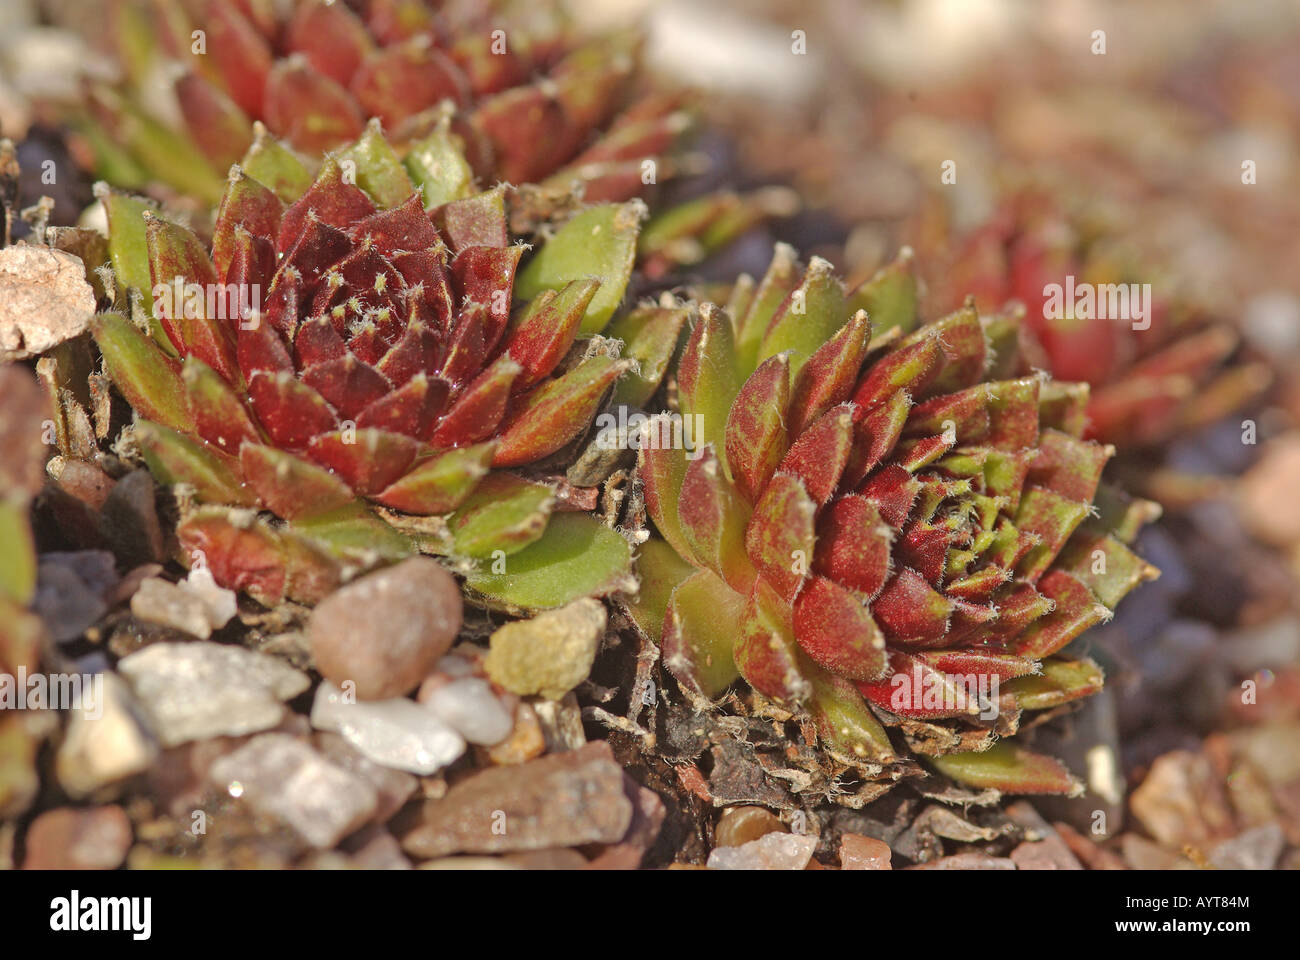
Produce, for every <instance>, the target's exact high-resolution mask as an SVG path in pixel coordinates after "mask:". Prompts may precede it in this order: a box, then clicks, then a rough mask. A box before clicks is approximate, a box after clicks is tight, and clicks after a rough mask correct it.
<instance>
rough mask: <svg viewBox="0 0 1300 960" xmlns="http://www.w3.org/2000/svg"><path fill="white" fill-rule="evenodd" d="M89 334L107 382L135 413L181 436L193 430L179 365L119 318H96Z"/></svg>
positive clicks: (115, 315) (112, 314) (111, 315)
mask: <svg viewBox="0 0 1300 960" xmlns="http://www.w3.org/2000/svg"><path fill="white" fill-rule="evenodd" d="M90 332H91V334H92V335H93V336H94V338H95V342H96V343H97V344H99V349H100V350H101V351H102V352H103V354H104V366H105V368H106V369H107V370H108V375H109V378H110V379H112V381H113V383H114V384H115V385H116V386H117V389H118V390H120V391H121V392H122V396H124V397H126V399H127V402H128V403H130V404H131V406H132V407H134V408H135V410H136V412H137V413H139V414H140V415H141V416H144V417H146V418H148V419H150V420H153V421H155V422H157V423H161V424H162V425H163V426H166V427H171V428H172V429H174V430H179V431H181V432H183V433H190V432H192V431H193V430H194V418H193V416H192V415H191V414H190V410H189V407H188V406H187V405H186V403H185V384H184V383H183V382H182V380H181V373H180V364H178V363H177V362H176V361H175V360H172V359H171V358H170V357H168V356H167V355H166V354H164V353H163V352H162V350H161V349H159V347H158V345H157V344H156V343H154V342H153V341H152V340H150V339H149V338H148V337H146V336H145V335H144V334H142V333H141V332H140V331H139V330H138V329H136V327H135V324H133V323H131V321H129V320H127V319H126V318H125V317H123V316H121V315H120V314H116V313H101V314H99V315H98V316H96V317H95V318H94V319H93V320H92V321H91V322H90Z"/></svg>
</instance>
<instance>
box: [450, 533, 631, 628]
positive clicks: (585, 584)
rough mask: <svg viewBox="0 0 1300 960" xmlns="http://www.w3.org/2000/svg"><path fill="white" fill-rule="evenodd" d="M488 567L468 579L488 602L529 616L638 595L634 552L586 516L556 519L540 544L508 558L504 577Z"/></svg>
mask: <svg viewBox="0 0 1300 960" xmlns="http://www.w3.org/2000/svg"><path fill="white" fill-rule="evenodd" d="M491 568H492V565H491V564H483V565H481V566H480V567H479V568H478V569H476V570H474V571H472V572H470V573H469V574H467V575H466V577H465V582H466V584H467V585H468V586H470V587H471V588H472V589H474V590H476V591H477V592H478V593H480V594H482V595H483V596H484V597H486V598H487V599H489V600H493V601H496V602H498V603H503V604H507V605H510V606H512V607H519V608H523V609H528V610H539V609H548V608H552V607H561V606H564V604H566V603H568V602H569V601H571V600H576V599H578V598H579V597H600V596H606V595H607V594H610V593H615V592H618V591H627V590H632V589H635V582H636V581H635V579H634V578H633V577H632V549H631V547H629V546H628V543H627V541H626V540H624V539H623V538H622V537H621V536H619V535H618V534H617V533H615V532H614V531H613V530H611V529H610V528H609V527H607V526H605V525H604V524H602V523H601V522H600V521H599V520H597V519H596V518H595V517H592V516H590V515H589V514H585V513H557V514H555V515H554V516H552V517H551V521H550V523H548V524H547V525H546V532H545V533H543V534H542V536H541V538H539V539H538V540H536V541H534V542H533V543H531V544H529V545H528V546H527V547H525V548H524V549H523V550H520V551H519V552H518V553H516V554H513V555H512V556H510V557H508V558H506V561H505V572H503V573H493V572H491Z"/></svg>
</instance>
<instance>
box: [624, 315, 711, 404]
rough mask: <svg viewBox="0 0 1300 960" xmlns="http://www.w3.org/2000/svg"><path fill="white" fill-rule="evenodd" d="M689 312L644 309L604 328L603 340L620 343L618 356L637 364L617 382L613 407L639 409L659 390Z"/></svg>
mask: <svg viewBox="0 0 1300 960" xmlns="http://www.w3.org/2000/svg"><path fill="white" fill-rule="evenodd" d="M689 315H690V311H689V310H688V309H687V308H686V307H678V306H662V305H661V306H654V307H649V306H643V307H637V308H636V309H634V310H630V311H628V312H627V313H626V314H624V315H623V316H621V317H619V318H618V319H616V320H615V321H614V322H613V323H611V324H610V325H609V326H608V327H606V328H605V336H607V337H609V338H610V339H612V340H622V341H623V350H622V352H621V353H620V356H622V357H624V358H625V359H627V360H632V361H634V362H635V363H636V367H635V368H634V369H632V370H629V371H628V372H627V374H626V375H625V376H624V377H623V378H622V379H621V380H619V382H618V386H617V387H616V388H615V391H614V399H613V402H614V404H615V405H620V404H621V405H626V406H631V407H640V406H642V405H643V404H644V403H645V402H646V401H647V400H649V399H650V397H651V396H653V395H654V392H655V391H656V390H658V389H659V384H660V383H661V382H662V381H663V378H664V374H666V373H667V372H668V364H669V363H670V362H671V360H672V358H673V353H674V352H675V351H676V349H677V341H678V340H679V339H680V336H681V332H682V327H684V326H685V324H686V319H687V317H688V316H689Z"/></svg>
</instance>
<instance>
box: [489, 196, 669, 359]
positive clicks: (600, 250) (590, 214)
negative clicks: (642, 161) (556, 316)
mask: <svg viewBox="0 0 1300 960" xmlns="http://www.w3.org/2000/svg"><path fill="white" fill-rule="evenodd" d="M644 211H645V207H644V205H642V204H641V203H640V202H637V201H633V202H631V203H626V204H605V205H603V206H598V207H592V208H591V209H590V210H584V211H583V212H582V213H580V214H578V215H577V216H576V217H574V218H573V219H572V220H570V221H569V222H568V223H566V224H565V225H564V226H563V227H561V228H560V229H559V230H558V231H557V232H556V234H555V236H553V237H551V238H550V240H548V241H547V242H546V243H545V244H544V245H543V246H542V248H541V249H540V250H538V251H537V253H536V255H535V256H534V257H533V258H532V260H530V261H529V262H528V265H527V266H525V267H524V269H523V271H522V272H521V273H520V274H519V277H518V279H517V281H516V282H515V295H516V296H517V297H520V298H522V299H524V300H531V299H532V298H533V297H535V296H537V295H538V294H539V293H541V292H542V291H543V290H561V289H563V288H564V287H565V286H566V285H568V284H569V283H570V282H571V281H573V280H580V279H583V278H584V277H592V276H594V277H596V278H597V279H599V280H600V290H599V291H597V293H596V295H595V296H594V297H593V298H592V300H591V303H590V304H589V305H588V306H587V310H586V313H585V315H584V317H583V321H582V326H581V329H580V333H579V335H580V336H581V335H588V334H593V333H599V332H600V331H601V330H603V329H604V328H605V325H606V324H607V323H609V319H610V317H612V316H613V315H614V310H615V309H616V308H617V307H618V305H619V303H620V302H621V301H622V299H623V293H624V291H625V290H626V289H627V284H628V280H629V279H630V278H631V276H632V264H633V262H634V261H635V259H636V237H637V232H638V230H639V225H640V220H641V216H642V215H643V213H644Z"/></svg>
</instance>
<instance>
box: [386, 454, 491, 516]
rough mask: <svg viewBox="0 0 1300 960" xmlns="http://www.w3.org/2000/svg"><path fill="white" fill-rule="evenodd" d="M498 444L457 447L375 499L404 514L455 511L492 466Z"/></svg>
mask: <svg viewBox="0 0 1300 960" xmlns="http://www.w3.org/2000/svg"><path fill="white" fill-rule="evenodd" d="M495 451H496V442H495V441H488V442H486V443H478V444H475V445H473V446H470V447H457V448H455V449H452V450H447V451H446V452H444V453H440V454H438V455H436V456H434V457H432V458H430V459H428V460H426V461H424V462H423V463H421V464H420V465H419V466H417V467H415V468H414V469H412V470H411V472H410V473H408V474H407V475H406V476H404V477H402V479H400V480H398V481H397V482H396V483H394V484H392V485H391V486H390V487H389V488H388V489H387V490H384V491H383V492H382V493H380V494H378V495H377V496H376V497H375V498H374V499H375V500H377V501H378V502H380V503H382V504H384V505H385V506H389V507H392V508H393V509H395V510H401V511H402V512H403V513H414V514H421V515H430V514H438V513H446V512H448V511H449V510H455V509H456V508H457V507H459V506H460V505H461V504H462V503H464V502H465V498H466V497H468V496H469V495H470V494H471V493H472V492H473V490H474V488H475V487H476V486H478V482H479V481H480V480H481V479H482V478H483V477H484V476H485V475H486V474H487V472H488V469H489V468H490V467H491V464H492V454H493V453H494V452H495Z"/></svg>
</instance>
